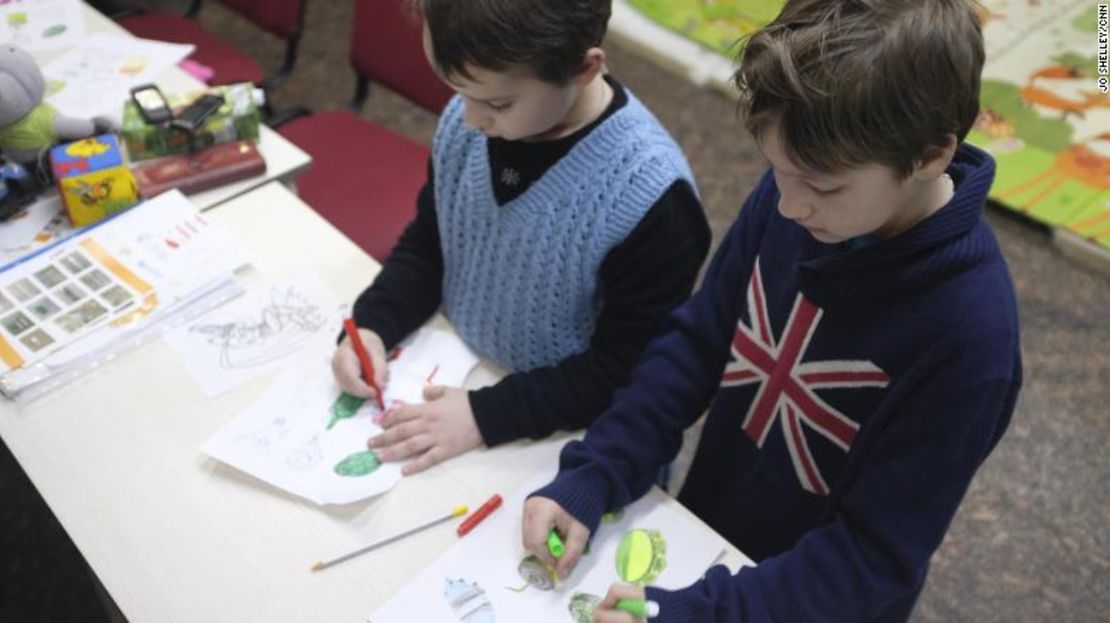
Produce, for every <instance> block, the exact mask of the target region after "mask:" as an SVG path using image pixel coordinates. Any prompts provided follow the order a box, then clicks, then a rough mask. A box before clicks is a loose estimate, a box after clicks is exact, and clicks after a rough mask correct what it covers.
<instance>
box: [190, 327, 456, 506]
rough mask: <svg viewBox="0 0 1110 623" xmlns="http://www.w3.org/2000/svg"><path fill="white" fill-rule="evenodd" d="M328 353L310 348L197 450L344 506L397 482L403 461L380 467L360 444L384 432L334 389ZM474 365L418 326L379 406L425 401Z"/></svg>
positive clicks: (446, 339) (371, 414)
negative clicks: (430, 389) (431, 389)
mask: <svg viewBox="0 0 1110 623" xmlns="http://www.w3.org/2000/svg"><path fill="white" fill-rule="evenodd" d="M335 335H336V334H335V333H333V334H332V336H333V338H334V336H335ZM331 354H332V351H331V349H328V350H326V351H320V350H317V351H313V352H310V353H307V354H306V355H305V356H304V359H303V361H301V362H300V363H299V364H295V365H291V366H289V367H287V368H286V369H285V370H284V371H282V372H281V373H279V374H278V376H277V378H276V380H275V381H274V383H273V385H271V387H270V389H269V390H267V391H266V393H265V394H263V396H262V397H261V398H260V399H259V400H258V401H257V402H255V403H254V404H253V405H252V406H251V407H250V408H248V409H247V410H246V411H245V412H243V413H241V414H240V415H238V416H237V417H236V418H235V419H233V420H232V421H231V422H230V423H228V424H227V425H226V426H224V427H223V428H222V429H220V430H219V431H218V432H217V433H216V434H214V435H213V436H212V437H210V438H209V439H208V441H206V442H205V443H204V445H203V446H202V447H201V450H202V451H203V452H204V453H206V454H208V455H209V456H211V457H213V458H216V459H219V460H221V461H223V462H225V463H227V464H228V465H231V466H233V467H235V468H237V469H239V470H242V471H244V472H246V473H248V474H250V475H252V476H254V477H256V478H258V479H260V480H263V481H265V482H268V483H270V484H271V485H274V486H275V487H278V488H281V489H284V490H286V491H288V492H290V493H293V494H294V495H298V496H300V497H303V498H305V499H307V500H310V501H312V502H315V503H317V504H348V503H350V502H356V501H358V500H362V499H365V498H368V497H371V496H373V495H377V494H379V493H384V492H385V491H388V490H389V489H390V488H392V487H393V485H395V484H396V483H397V481H398V480H400V479H401V466H402V464H403V463H402V462H394V463H382V462H381V461H379V460H378V458H377V456H376V455H375V454H374V453H373V452H371V451H370V450H368V449H367V447H366V440H367V439H369V438H370V437H371V436H373V435H376V434H377V433H379V432H380V431H381V430H382V429H381V427H380V426H378V425H377V424H376V423H375V419H376V416H378V415H379V414H380V411H379V410H378V408H377V407H376V406H375V405H374V404H373V401H365V402H364V401H362V400H359V399H357V398H354V397H352V396H348V395H346V394H344V393H342V392H341V391H340V389H339V384H338V383H336V381H335V378H334V376H333V375H332V371H331ZM477 363H478V357H477V356H476V355H474V353H473V352H471V351H470V349H469V348H467V346H466V345H465V344H463V342H462V340H461V339H459V337H458V336H457V335H456V334H455V333H454V332H451V331H445V330H442V329H429V328H424V329H421V330H420V331H418V332H417V333H416V334H415V335H413V336H412V337H411V338H410V339H409V340H407V341H405V342H404V343H402V344H401V345H400V346H399V347H398V348H397V349H396V350H395V357H394V358H393V359H392V361H391V362H390V364H389V384H388V385H387V386H386V388H385V404H386V406H387V407H391V406H396V405H398V404H402V403H414V402H423V395H422V392H423V388H424V386H425V385H427V384H429V383H434V384H437V385H448V386H456V387H457V386H459V385H461V384H462V382H463V381H464V380H465V379H466V375H467V374H468V373H469V372H470V370H471V368H473V367H474V365H475V364H477Z"/></svg>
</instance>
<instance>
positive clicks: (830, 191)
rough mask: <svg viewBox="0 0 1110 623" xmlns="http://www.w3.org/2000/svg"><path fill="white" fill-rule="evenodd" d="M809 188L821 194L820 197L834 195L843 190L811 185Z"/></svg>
mask: <svg viewBox="0 0 1110 623" xmlns="http://www.w3.org/2000/svg"><path fill="white" fill-rule="evenodd" d="M810 189H812V190H813V192H815V193H817V194H818V195H821V196H822V197H828V196H829V195H835V194H836V193H838V192H840V191H842V190H844V189H843V188H829V189H821V188H816V187H813V186H810Z"/></svg>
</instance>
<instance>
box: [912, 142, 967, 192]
mask: <svg viewBox="0 0 1110 623" xmlns="http://www.w3.org/2000/svg"><path fill="white" fill-rule="evenodd" d="M947 139H948V142H947V143H945V144H944V145H932V146H930V147H927V148H926V149H925V155H924V156H923V157H922V158H921V161H920V162H918V163H917V166H916V167H914V172H913V175H914V177H916V178H917V179H919V180H921V181H929V180H933V179H936V178H938V177H940V175H941V173H944V171H945V169H947V168H948V165H949V164H950V163H951V162H952V158H953V157H954V156H955V155H956V146H957V142H956V135H955V134H948V135H947Z"/></svg>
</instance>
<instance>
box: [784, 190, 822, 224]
mask: <svg viewBox="0 0 1110 623" xmlns="http://www.w3.org/2000/svg"><path fill="white" fill-rule="evenodd" d="M778 207H779V214H781V215H782V216H783V218H787V219H790V220H792V221H804V220H806V219H808V218H809V217H811V216H813V206H812V205H810V204H809V203H807V202H806V201H804V200H799V199H797V198H795V197H793V196H787V195H786V194H783V195H782V196H781V197H779V206H778Z"/></svg>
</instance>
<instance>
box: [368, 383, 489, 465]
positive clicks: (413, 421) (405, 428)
mask: <svg viewBox="0 0 1110 623" xmlns="http://www.w3.org/2000/svg"><path fill="white" fill-rule="evenodd" d="M424 400H426V401H427V402H425V403H424V404H416V405H404V406H400V407H397V408H396V409H390V410H389V411H387V412H386V413H385V416H384V417H383V418H382V420H381V426H382V428H384V429H385V432H384V433H382V434H380V435H378V436H376V437H371V438H370V441H369V442H368V443H367V445H368V446H369V447H370V448H372V449H373V450H374V452H375V453H377V455H378V458H379V459H381V460H383V461H399V460H401V459H404V458H408V457H411V456H415V457H416V460H414V461H409V462H408V463H406V464H405V466H404V467H403V468H402V469H401V473H402V474H404V475H406V476H409V475H412V474H415V473H417V472H420V471H423V470H425V469H428V468H429V467H431V466H433V465H435V464H436V463H439V462H441V461H446V460H447V459H449V458H451V457H453V456H457V455H459V454H462V453H463V452H466V451H467V450H471V449H473V448H477V447H478V446H481V445H482V434H481V433H480V432H479V431H478V425H477V424H476V423H475V422H474V413H473V412H472V411H471V410H470V398H468V397H467V393H466V391H465V390H461V389H457V388H454V387H442V386H438V385H430V386H428V387H425V388H424Z"/></svg>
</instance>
